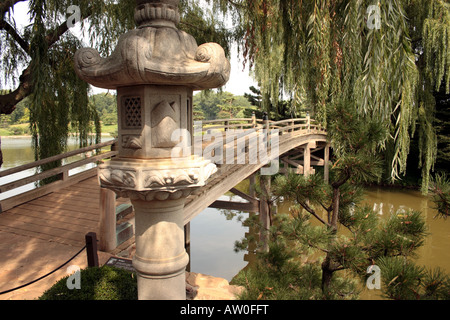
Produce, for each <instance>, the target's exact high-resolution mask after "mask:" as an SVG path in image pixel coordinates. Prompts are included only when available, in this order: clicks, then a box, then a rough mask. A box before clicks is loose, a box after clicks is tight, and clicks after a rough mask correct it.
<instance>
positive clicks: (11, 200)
mask: <svg viewBox="0 0 450 320" xmlns="http://www.w3.org/2000/svg"><path fill="white" fill-rule="evenodd" d="M116 141H117V140H111V141H108V142H103V143H99V144H96V145H92V146H89V147H85V148H81V149H77V150H73V151H69V152H66V153H63V154H60V155H56V156H53V157H49V158H46V159H42V160H39V161H35V162H31V163H27V164H24V165H21V166H18V167H15V168H11V169H7V170H4V171H1V172H0V177H6V176H8V175H11V174H14V173H19V172H22V171H25V170H29V169H33V168H38V167H39V166H41V165H43V164H46V163H50V162H53V161H57V160H62V159H66V158H69V157H73V156H76V155H79V154H83V153H87V152H90V151H93V150H100V149H101V148H104V147H107V146H112V145H113V144H114V143H116ZM117 154H118V151H116V150H111V151H106V152H101V151H99V153H98V154H96V155H93V156H91V157H87V158H85V159H81V160H78V161H73V162H70V163H68V164H65V165H63V166H60V167H56V168H53V169H50V170H47V171H43V172H38V173H35V174H33V175H31V176H27V177H25V178H21V179H18V180H14V181H11V182H8V183H5V184H3V185H0V193H4V192H6V191H11V190H14V189H16V188H19V187H22V186H25V185H27V184H30V183H33V182H37V181H40V180H42V179H45V178H49V177H52V176H59V180H57V181H54V182H52V183H49V184H46V185H44V186H41V187H36V188H34V189H32V190H29V191H25V192H23V193H19V194H15V195H12V196H10V197H6V198H5V199H2V200H1V201H0V212H3V211H5V210H8V209H10V208H13V207H15V206H17V205H19V204H22V203H25V202H27V201H30V200H32V199H34V198H38V197H40V196H43V195H45V194H48V193H50V192H53V191H55V190H58V189H60V188H63V187H66V186H68V185H71V184H73V183H76V182H78V181H81V180H84V179H87V178H89V177H92V176H95V175H96V174H97V172H96V168H91V169H88V170H84V171H82V172H78V173H76V174H72V175H70V176H69V170H72V169H76V168H79V167H82V166H84V165H87V164H90V163H96V162H98V161H101V160H104V159H109V158H112V157H114V156H115V155H117Z"/></svg>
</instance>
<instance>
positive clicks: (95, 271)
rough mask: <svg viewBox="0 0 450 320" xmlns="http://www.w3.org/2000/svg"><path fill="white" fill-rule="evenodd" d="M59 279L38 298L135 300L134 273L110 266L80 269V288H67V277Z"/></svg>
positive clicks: (135, 284) (135, 285)
mask: <svg viewBox="0 0 450 320" xmlns="http://www.w3.org/2000/svg"><path fill="white" fill-rule="evenodd" d="M68 277H69V276H67V277H64V278H62V279H60V280H59V281H58V282H56V283H55V284H54V285H53V286H52V287H51V288H50V289H48V290H47V291H45V292H44V293H43V294H42V296H41V297H39V300H137V282H136V276H135V275H134V273H132V272H129V271H126V270H123V269H119V268H115V267H110V266H102V267H92V268H87V269H83V270H81V271H80V279H81V289H68V288H67V279H68Z"/></svg>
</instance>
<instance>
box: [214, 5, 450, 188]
mask: <svg viewBox="0 0 450 320" xmlns="http://www.w3.org/2000/svg"><path fill="white" fill-rule="evenodd" d="M211 1H212V3H214V5H215V6H216V8H217V9H221V11H222V12H226V13H230V14H231V16H232V17H233V19H234V20H235V22H234V24H235V25H238V26H239V27H238V28H237V29H236V34H237V35H241V36H242V37H241V38H240V40H239V37H238V40H239V44H240V48H241V50H242V52H243V53H244V55H245V56H246V57H247V58H248V60H249V61H250V63H251V65H252V67H253V70H254V75H255V77H256V80H257V81H258V82H259V85H260V87H261V91H262V93H263V97H264V99H263V103H264V105H266V106H267V105H269V103H270V102H272V104H275V103H274V102H275V101H276V100H278V99H279V97H280V93H281V92H282V93H284V94H287V95H289V96H291V97H292V98H293V100H292V101H293V103H292V108H296V107H298V106H301V105H306V106H307V107H308V108H309V109H310V110H311V112H312V114H313V115H314V117H315V118H316V119H318V120H320V121H321V122H322V124H324V125H327V123H328V122H329V121H333V119H330V117H329V115H328V113H327V106H329V105H331V104H332V103H333V102H334V101H339V100H340V99H341V98H343V97H344V98H347V99H350V100H353V101H356V102H357V103H358V111H359V116H360V117H362V118H363V119H368V120H382V123H383V125H384V126H385V128H386V129H387V135H386V136H385V139H384V140H383V141H382V143H381V144H380V146H379V147H380V150H381V151H385V155H386V161H387V162H388V164H389V171H390V174H389V176H390V178H391V179H392V180H395V179H397V178H399V177H400V176H401V175H402V174H404V173H405V172H406V164H407V156H408V154H409V151H410V142H411V137H412V136H413V135H415V134H417V135H418V136H419V141H420V154H419V155H418V156H419V158H420V159H419V163H420V166H421V167H422V177H423V179H422V180H423V183H422V189H423V191H426V190H427V186H428V181H429V175H430V172H431V171H432V169H433V165H434V162H435V159H436V148H437V147H436V145H437V141H436V133H435V130H434V128H433V120H434V105H435V101H434V98H433V91H438V90H439V89H441V90H442V88H443V90H445V91H446V92H447V93H448V92H450V82H449V79H450V55H449V50H450V49H449V48H450V37H449V34H450V33H449V31H450V4H449V1H447V0H429V1H422V0H378V1H377V0H309V1H297V0H211ZM217 11H220V10H217Z"/></svg>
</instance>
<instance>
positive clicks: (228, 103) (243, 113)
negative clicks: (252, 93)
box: [193, 91, 254, 120]
mask: <svg viewBox="0 0 450 320" xmlns="http://www.w3.org/2000/svg"><path fill="white" fill-rule="evenodd" d="M193 105H194V110H196V112H197V115H198V116H199V117H200V118H205V119H206V120H215V119H230V118H250V117H251V113H252V111H253V110H254V107H253V106H252V105H251V104H250V102H249V101H248V100H247V99H245V98H244V97H243V96H234V95H233V94H232V93H229V92H214V91H208V92H202V93H198V94H196V95H195V96H194V101H193ZM199 120H201V119H199Z"/></svg>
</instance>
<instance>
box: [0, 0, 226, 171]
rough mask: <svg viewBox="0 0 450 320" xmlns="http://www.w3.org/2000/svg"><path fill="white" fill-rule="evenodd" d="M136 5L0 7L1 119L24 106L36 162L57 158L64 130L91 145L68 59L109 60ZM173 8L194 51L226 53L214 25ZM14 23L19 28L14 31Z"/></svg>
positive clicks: (127, 1) (81, 0) (7, 0)
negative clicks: (207, 45) (82, 55)
mask: <svg viewBox="0 0 450 320" xmlns="http://www.w3.org/2000/svg"><path fill="white" fill-rule="evenodd" d="M135 4H136V2H135V1H134V0H122V1H114V0H105V1H100V0H94V1H86V0H70V1H65V0H46V1H44V0H29V1H25V0H14V1H11V0H2V1H0V41H1V48H0V57H1V58H0V69H1V71H2V75H3V77H2V79H1V80H2V82H1V83H0V84H1V86H3V87H7V88H10V89H9V90H8V91H7V92H6V93H5V94H1V95H0V113H1V114H10V113H11V112H13V111H14V109H15V106H16V105H17V103H18V102H20V101H22V100H23V99H24V98H26V97H30V98H31V99H30V101H31V104H30V106H29V109H30V127H31V131H32V133H33V137H34V139H33V141H34V147H35V148H34V149H35V156H36V159H40V158H45V157H49V156H52V155H55V154H59V153H62V152H64V150H65V148H66V145H67V138H68V136H69V132H70V129H71V128H72V130H75V131H76V132H78V133H79V137H80V139H79V141H80V146H84V145H87V144H88V143H90V142H93V141H92V139H89V137H90V136H92V135H90V133H93V132H96V135H95V136H96V138H97V139H98V138H99V137H100V126H99V119H98V115H97V113H96V111H95V109H94V108H93V106H92V105H90V104H89V103H88V94H89V90H90V88H89V86H88V84H86V83H85V82H83V81H81V80H80V79H79V78H78V77H77V76H76V74H75V71H74V68H73V56H74V53H75V51H76V50H77V49H79V48H81V47H88V46H89V47H94V48H96V49H97V50H98V51H99V52H100V54H101V55H103V56H109V55H110V54H111V51H112V50H113V49H114V48H115V44H116V42H117V40H118V37H119V36H120V35H121V34H123V33H125V32H126V31H128V30H129V29H132V28H135V23H134V8H135ZM19 5H27V9H28V16H26V17H23V16H18V14H19V13H18V10H17V6H19ZM15 8H16V10H15ZM180 8H181V13H182V14H181V16H182V18H181V22H180V25H179V28H181V29H185V31H187V32H189V33H190V34H192V35H193V36H194V37H195V38H196V39H197V41H199V44H201V43H204V42H209V41H214V42H219V43H220V44H221V45H222V46H223V47H224V48H226V49H227V52H229V47H228V44H229V41H228V38H229V36H230V35H229V33H228V32H227V30H226V29H225V28H224V27H223V25H222V24H221V21H217V20H216V19H214V15H212V14H211V13H209V14H208V13H205V12H203V10H202V9H201V7H199V6H198V5H195V4H191V3H188V1H187V0H186V1H181V2H180ZM19 19H20V20H21V22H22V23H25V24H26V25H25V27H23V28H21V27H20V24H19V23H18V22H19ZM53 165H58V164H53ZM43 169H44V170H45V169H47V168H43Z"/></svg>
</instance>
